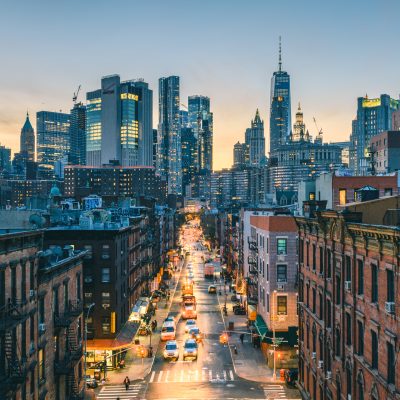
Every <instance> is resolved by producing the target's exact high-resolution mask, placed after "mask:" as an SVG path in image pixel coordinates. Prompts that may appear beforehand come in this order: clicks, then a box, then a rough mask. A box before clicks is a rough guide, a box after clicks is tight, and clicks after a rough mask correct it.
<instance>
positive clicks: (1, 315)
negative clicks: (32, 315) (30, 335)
mask: <svg viewBox="0 0 400 400" xmlns="http://www.w3.org/2000/svg"><path fill="white" fill-rule="evenodd" d="M25 304H26V302H24V301H20V300H13V301H8V302H7V304H5V305H4V306H3V307H1V309H0V332H6V331H8V330H11V329H13V328H14V327H15V326H16V325H18V324H19V323H21V322H22V321H24V320H25V319H26V318H27V316H28V313H27V312H26V311H25V310H24V305H25Z"/></svg>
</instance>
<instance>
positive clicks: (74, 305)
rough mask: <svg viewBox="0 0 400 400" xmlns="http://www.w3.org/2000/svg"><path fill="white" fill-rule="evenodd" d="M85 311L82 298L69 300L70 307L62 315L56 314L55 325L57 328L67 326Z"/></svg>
mask: <svg viewBox="0 0 400 400" xmlns="http://www.w3.org/2000/svg"><path fill="white" fill-rule="evenodd" d="M82 312H83V302H82V301H80V300H76V301H69V302H68V307H67V309H66V310H64V312H63V313H62V314H60V315H54V326H55V327H57V328H67V327H68V326H69V325H71V323H72V322H73V321H74V320H75V319H76V318H78V317H79V316H80V315H81V314H82Z"/></svg>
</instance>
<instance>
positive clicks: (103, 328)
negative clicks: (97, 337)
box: [101, 317, 111, 335]
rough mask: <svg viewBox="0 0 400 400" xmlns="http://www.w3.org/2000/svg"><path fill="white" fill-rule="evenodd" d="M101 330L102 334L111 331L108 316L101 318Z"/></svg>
mask: <svg viewBox="0 0 400 400" xmlns="http://www.w3.org/2000/svg"><path fill="white" fill-rule="evenodd" d="M101 331H102V333H103V335H108V334H110V332H111V324H110V318H109V317H103V318H102V320H101Z"/></svg>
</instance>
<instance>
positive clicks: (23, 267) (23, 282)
mask: <svg viewBox="0 0 400 400" xmlns="http://www.w3.org/2000/svg"><path fill="white" fill-rule="evenodd" d="M21 300H22V301H25V300H26V264H25V263H23V264H22V265H21Z"/></svg>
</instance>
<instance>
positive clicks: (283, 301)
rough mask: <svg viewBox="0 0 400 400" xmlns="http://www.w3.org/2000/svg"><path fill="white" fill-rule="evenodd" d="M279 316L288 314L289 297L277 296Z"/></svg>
mask: <svg viewBox="0 0 400 400" xmlns="http://www.w3.org/2000/svg"><path fill="white" fill-rule="evenodd" d="M277 314H278V315H286V314H287V296H277Z"/></svg>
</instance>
